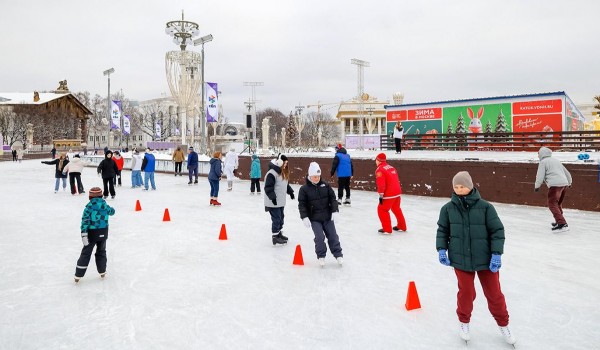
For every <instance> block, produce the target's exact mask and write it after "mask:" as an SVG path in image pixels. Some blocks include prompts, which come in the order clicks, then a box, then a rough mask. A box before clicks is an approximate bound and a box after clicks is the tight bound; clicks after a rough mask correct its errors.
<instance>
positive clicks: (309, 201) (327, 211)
mask: <svg viewBox="0 0 600 350" xmlns="http://www.w3.org/2000/svg"><path fill="white" fill-rule="evenodd" d="M298 210H299V211H300V219H304V218H306V217H307V218H309V219H310V221H318V222H325V221H329V220H331V213H335V212H337V211H338V203H337V200H336V196H335V192H333V189H332V188H331V186H329V184H327V183H325V182H323V180H319V182H318V183H316V184H314V183H312V182H311V181H310V180H309V179H308V178H306V184H305V185H302V187H300V191H299V192H298Z"/></svg>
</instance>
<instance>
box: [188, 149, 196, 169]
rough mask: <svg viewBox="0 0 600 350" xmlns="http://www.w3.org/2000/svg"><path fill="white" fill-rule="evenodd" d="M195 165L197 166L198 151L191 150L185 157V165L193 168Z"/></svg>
mask: <svg viewBox="0 0 600 350" xmlns="http://www.w3.org/2000/svg"><path fill="white" fill-rule="evenodd" d="M197 166H198V153H196V152H194V151H192V152H191V153H190V154H188V157H187V167H188V169H194V168H195V167H197Z"/></svg>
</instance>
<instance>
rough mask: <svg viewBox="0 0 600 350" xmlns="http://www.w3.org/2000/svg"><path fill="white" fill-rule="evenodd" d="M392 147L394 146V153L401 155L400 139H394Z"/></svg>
mask: <svg viewBox="0 0 600 350" xmlns="http://www.w3.org/2000/svg"><path fill="white" fill-rule="evenodd" d="M394 146H396V153H402V139H394Z"/></svg>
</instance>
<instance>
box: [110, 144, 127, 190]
mask: <svg viewBox="0 0 600 350" xmlns="http://www.w3.org/2000/svg"><path fill="white" fill-rule="evenodd" d="M113 160H114V161H115V163H117V169H119V171H118V172H117V174H116V176H115V185H118V186H121V171H122V170H123V165H124V163H125V158H123V157H122V156H121V153H119V151H115V156H114V157H113Z"/></svg>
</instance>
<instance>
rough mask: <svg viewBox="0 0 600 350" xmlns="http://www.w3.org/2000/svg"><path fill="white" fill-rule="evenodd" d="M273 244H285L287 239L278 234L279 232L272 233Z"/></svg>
mask: <svg viewBox="0 0 600 350" xmlns="http://www.w3.org/2000/svg"><path fill="white" fill-rule="evenodd" d="M272 238H273V245H277V244H286V243H287V241H286V240H285V239H283V237H281V236H280V234H276V235H273V237H272Z"/></svg>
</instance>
